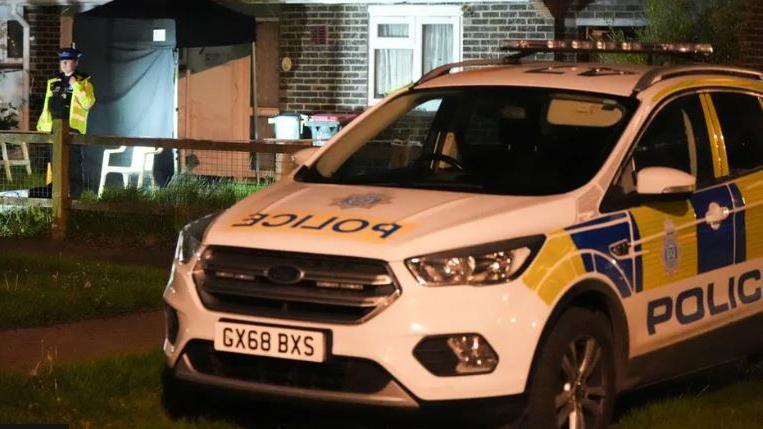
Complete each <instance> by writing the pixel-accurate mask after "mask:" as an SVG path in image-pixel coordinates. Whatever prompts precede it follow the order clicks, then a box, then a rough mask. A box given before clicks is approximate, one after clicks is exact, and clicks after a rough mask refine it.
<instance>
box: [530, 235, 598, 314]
mask: <svg viewBox="0 0 763 429" xmlns="http://www.w3.org/2000/svg"><path fill="white" fill-rule="evenodd" d="M585 273H586V270H585V266H584V265H583V259H582V257H581V256H580V254H579V253H578V248H577V246H575V243H574V242H573V241H572V238H571V237H570V235H569V234H568V233H567V232H565V231H557V233H555V234H552V235H550V236H549V238H548V240H546V242H545V243H544V244H543V248H542V249H541V250H540V252H539V253H538V256H537V257H536V258H535V260H534V261H533V263H532V265H530V268H529V269H528V270H527V271H526V272H525V274H524V275H523V276H522V281H523V282H524V284H525V285H527V287H529V288H530V289H531V290H533V291H536V292H537V293H538V295H539V296H540V298H541V299H542V300H543V301H544V302H545V303H546V304H548V305H551V304H553V303H554V301H556V299H557V298H558V297H559V295H560V294H561V293H562V292H564V290H565V288H566V287H568V286H569V285H570V284H572V283H573V282H574V281H575V280H576V279H578V278H580V277H581V276H583V275H584V274H585Z"/></svg>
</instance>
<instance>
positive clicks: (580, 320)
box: [520, 307, 616, 429]
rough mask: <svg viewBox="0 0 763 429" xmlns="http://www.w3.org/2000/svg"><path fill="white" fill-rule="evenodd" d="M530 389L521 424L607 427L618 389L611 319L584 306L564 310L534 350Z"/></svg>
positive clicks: (544, 428)
mask: <svg viewBox="0 0 763 429" xmlns="http://www.w3.org/2000/svg"><path fill="white" fill-rule="evenodd" d="M528 391H529V397H528V403H527V409H526V412H525V415H524V418H523V419H522V421H521V423H520V427H521V428H527V429H549V428H557V429H602V428H606V427H607V425H608V423H609V421H610V419H611V416H612V410H613V404H614V398H615V394H616V392H615V351H614V347H613V341H612V328H611V325H610V322H609V319H608V318H607V317H606V316H605V315H604V314H602V313H598V312H593V311H591V310H586V309H583V308H577V307H573V308H570V309H569V310H567V311H565V313H564V314H563V315H562V316H561V317H560V318H559V320H558V321H557V322H556V323H555V324H554V326H553V327H552V330H551V332H550V334H549V335H548V336H547V338H546V340H545V341H544V342H543V343H542V345H541V348H540V350H539V351H538V353H537V354H536V360H535V363H534V372H533V374H532V377H531V379H530V382H529V384H528Z"/></svg>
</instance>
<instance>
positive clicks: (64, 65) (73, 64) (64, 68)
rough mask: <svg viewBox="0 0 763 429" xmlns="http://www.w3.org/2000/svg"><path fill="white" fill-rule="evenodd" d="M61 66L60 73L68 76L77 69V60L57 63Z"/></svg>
mask: <svg viewBox="0 0 763 429" xmlns="http://www.w3.org/2000/svg"><path fill="white" fill-rule="evenodd" d="M59 64H60V66H61V73H63V74H65V75H70V74H72V73H74V70H76V69H77V60H61V61H60V62H59Z"/></svg>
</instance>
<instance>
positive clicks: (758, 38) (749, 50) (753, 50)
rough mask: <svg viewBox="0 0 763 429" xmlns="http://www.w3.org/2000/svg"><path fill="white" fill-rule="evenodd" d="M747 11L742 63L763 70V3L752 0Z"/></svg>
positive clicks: (744, 24) (742, 41) (743, 33)
mask: <svg viewBox="0 0 763 429" xmlns="http://www.w3.org/2000/svg"><path fill="white" fill-rule="evenodd" d="M747 11H748V12H747V16H746V17H745V18H744V19H743V24H742V30H741V41H740V45H741V46H740V48H741V54H742V61H741V62H742V65H744V66H747V67H752V68H756V69H758V70H763V3H760V2H759V1H754V0H752V1H750V6H749V8H748V9H747Z"/></svg>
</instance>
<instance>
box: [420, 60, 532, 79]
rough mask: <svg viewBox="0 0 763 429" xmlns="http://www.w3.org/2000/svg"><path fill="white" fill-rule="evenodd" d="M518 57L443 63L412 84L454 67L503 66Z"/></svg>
mask: <svg viewBox="0 0 763 429" xmlns="http://www.w3.org/2000/svg"><path fill="white" fill-rule="evenodd" d="M519 57H520V56H517V55H506V56H503V57H500V58H488V59H479V60H466V61H460V62H457V63H449V64H444V65H441V66H440V67H437V68H434V69H432V70H430V71H428V72H427V73H426V74H425V75H424V76H421V79H419V80H417V81H416V83H415V84H413V86H417V85H420V84H422V83H424V82H426V81H428V80H432V79H434V78H436V77H440V76H444V75H446V74H448V73H450V71H451V70H453V69H455V68H460V67H480V66H503V65H507V64H517V63H518V59H519Z"/></svg>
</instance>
